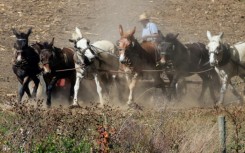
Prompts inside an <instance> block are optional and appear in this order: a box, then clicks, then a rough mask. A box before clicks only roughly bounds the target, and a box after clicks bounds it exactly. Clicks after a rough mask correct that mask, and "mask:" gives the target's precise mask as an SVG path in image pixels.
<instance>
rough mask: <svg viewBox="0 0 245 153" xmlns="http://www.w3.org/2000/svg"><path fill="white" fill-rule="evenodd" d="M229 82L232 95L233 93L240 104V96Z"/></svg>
mask: <svg viewBox="0 0 245 153" xmlns="http://www.w3.org/2000/svg"><path fill="white" fill-rule="evenodd" d="M229 84H230V89H231V92H232V93H233V95H235V96H236V97H237V98H238V100H239V103H240V104H243V98H242V96H241V95H240V94H239V93H238V92H237V90H236V88H235V87H234V86H233V85H232V84H231V82H230V83H229Z"/></svg>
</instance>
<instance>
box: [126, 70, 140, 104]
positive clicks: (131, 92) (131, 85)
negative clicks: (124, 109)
mask: <svg viewBox="0 0 245 153" xmlns="http://www.w3.org/2000/svg"><path fill="white" fill-rule="evenodd" d="M137 76H138V74H137V73H136V74H135V75H134V76H133V78H132V79H131V81H129V78H128V85H129V86H128V87H129V96H128V102H127V104H128V105H130V104H131V103H132V102H133V92H134V88H135V85H136V82H137Z"/></svg>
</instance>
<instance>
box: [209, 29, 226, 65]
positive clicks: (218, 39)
mask: <svg viewBox="0 0 245 153" xmlns="http://www.w3.org/2000/svg"><path fill="white" fill-rule="evenodd" d="M223 35H224V34H223V32H221V33H220V34H219V35H214V36H212V34H211V32H210V31H207V37H208V40H209V43H208V44H207V46H206V48H207V49H208V51H209V63H210V65H211V66H216V65H217V64H218V63H219V62H220V61H221V60H222V56H223V50H222V38H223Z"/></svg>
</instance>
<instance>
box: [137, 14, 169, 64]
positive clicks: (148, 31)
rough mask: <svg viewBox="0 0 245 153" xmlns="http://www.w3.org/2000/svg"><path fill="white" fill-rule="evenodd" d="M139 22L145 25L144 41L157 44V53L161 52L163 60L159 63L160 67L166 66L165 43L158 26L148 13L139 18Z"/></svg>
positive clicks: (143, 31)
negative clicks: (163, 43) (163, 44)
mask: <svg viewBox="0 0 245 153" xmlns="http://www.w3.org/2000/svg"><path fill="white" fill-rule="evenodd" d="M139 21H140V23H141V24H142V25H143V30H142V39H143V41H151V42H155V43H156V44H157V46H156V48H157V51H158V52H160V55H161V59H160V61H157V66H158V65H164V64H165V63H166V58H165V54H166V53H165V52H164V51H163V50H162V47H161V42H162V41H163V36H162V33H161V31H160V30H158V28H157V25H156V24H155V23H153V22H151V21H150V19H149V17H148V16H147V15H146V13H143V14H141V15H140V16H139Z"/></svg>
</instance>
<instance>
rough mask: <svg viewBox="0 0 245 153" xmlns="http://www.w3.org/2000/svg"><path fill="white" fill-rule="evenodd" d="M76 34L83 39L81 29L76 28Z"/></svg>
mask: <svg viewBox="0 0 245 153" xmlns="http://www.w3.org/2000/svg"><path fill="white" fill-rule="evenodd" d="M75 32H76V34H77V36H78V37H79V38H82V37H83V35H82V33H81V31H80V29H79V28H78V27H76V29H75Z"/></svg>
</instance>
